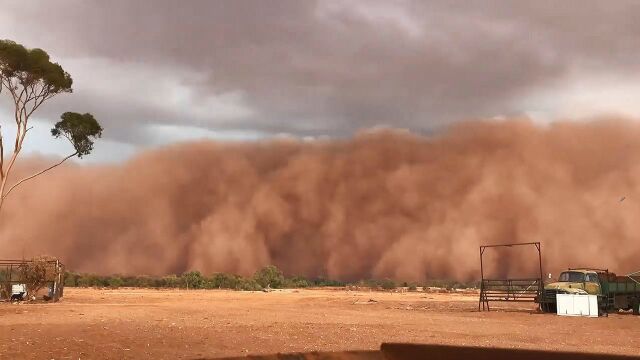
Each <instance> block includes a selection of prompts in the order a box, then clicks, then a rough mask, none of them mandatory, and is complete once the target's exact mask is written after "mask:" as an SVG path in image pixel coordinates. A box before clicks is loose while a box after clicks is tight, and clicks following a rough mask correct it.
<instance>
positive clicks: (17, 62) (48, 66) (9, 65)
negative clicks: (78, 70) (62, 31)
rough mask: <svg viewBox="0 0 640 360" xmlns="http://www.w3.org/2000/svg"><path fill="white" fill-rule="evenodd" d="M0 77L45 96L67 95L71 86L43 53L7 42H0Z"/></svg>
mask: <svg viewBox="0 0 640 360" xmlns="http://www.w3.org/2000/svg"><path fill="white" fill-rule="evenodd" d="M0 76H1V77H2V78H3V80H6V81H7V82H8V81H11V84H14V86H15V85H20V86H22V87H23V88H37V89H38V90H40V91H43V92H44V93H45V94H47V96H51V95H54V94H57V93H62V92H71V85H72V84H73V80H72V79H71V75H69V74H68V73H67V72H66V71H64V70H63V69H62V66H60V65H59V64H57V63H53V62H51V60H50V58H49V54H47V52H46V51H44V50H42V49H27V48H25V47H24V46H22V45H20V44H17V43H15V42H14V41H11V40H0ZM6 85H7V84H5V86H6ZM15 90H17V91H21V89H15Z"/></svg>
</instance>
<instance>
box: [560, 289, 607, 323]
mask: <svg viewBox="0 0 640 360" xmlns="http://www.w3.org/2000/svg"><path fill="white" fill-rule="evenodd" d="M556 307H557V309H558V310H557V314H558V315H561V316H588V317H598V297H597V296H596V295H574V294H557V295H556Z"/></svg>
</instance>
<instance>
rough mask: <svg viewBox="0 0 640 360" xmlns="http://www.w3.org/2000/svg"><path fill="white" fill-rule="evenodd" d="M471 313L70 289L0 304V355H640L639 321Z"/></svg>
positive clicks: (410, 301) (330, 294) (348, 297)
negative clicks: (487, 350)
mask: <svg viewBox="0 0 640 360" xmlns="http://www.w3.org/2000/svg"><path fill="white" fill-rule="evenodd" d="M369 299H372V300H374V301H369ZM477 305H478V304H477V297H476V296H475V295H464V294H432V293H405V294H399V293H393V294H392V293H378V292H372V293H370V292H346V291H344V290H333V291H332V290H300V291H295V292H294V291H282V292H271V293H263V292H254V293H251V292H233V291H197V290H196V291H164V290H138V289H136V290H129V289H121V290H92V289H69V288H67V289H65V298H64V299H63V300H62V301H61V302H60V303H57V304H23V305H11V304H6V303H4V304H0V358H1V359H5V358H7V359H12V358H13V359H74V360H75V359H79V358H80V359H107V358H108V359H134V358H148V357H153V358H158V359H160V358H162V359H176V358H180V359H185V358H187V359H188V358H199V357H219V356H237V355H245V354H262V353H276V352H298V351H312V350H323V351H328V350H364V349H378V348H379V346H380V344H381V343H382V342H390V341H392V342H417V343H438V344H455V345H478V346H497V347H519V348H531V349H555V350H572V351H589V352H607V353H617V354H635V355H637V354H640V317H635V316H631V315H626V314H620V315H618V314H616V315H611V316H609V317H608V318H598V319H593V318H566V317H558V316H555V315H549V314H537V313H535V312H534V311H532V310H527V309H522V310H520V311H515V309H509V310H504V311H494V312H490V313H486V312H485V313H478V312H477ZM529 309H533V307H531V306H530V307H529Z"/></svg>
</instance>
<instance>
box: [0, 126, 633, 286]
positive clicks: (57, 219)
mask: <svg viewBox="0 0 640 360" xmlns="http://www.w3.org/2000/svg"><path fill="white" fill-rule="evenodd" d="M45 160H46V159H35V158H31V159H22V163H21V164H22V165H21V167H20V168H19V169H18V170H17V171H16V173H15V174H14V176H15V177H14V178H15V179H17V178H19V177H20V176H21V175H27V174H28V173H30V172H31V171H32V170H33V169H36V168H38V167H40V166H42V165H44V163H45ZM639 216H640V125H638V124H637V123H634V122H632V121H626V120H616V119H602V120H597V121H591V122H583V123H570V122H558V123H554V124H553V125H549V126H545V127H541V126H536V125H534V124H532V123H531V122H530V121H527V120H517V119H516V120H510V121H502V122H487V121H475V122H468V123H465V124H462V125H459V126H456V127H453V128H451V129H449V130H448V131H447V132H445V133H442V134H440V135H435V136H422V135H416V134H411V133H409V132H404V131H397V130H376V131H366V132H362V133H360V134H357V135H356V136H355V137H353V138H352V139H348V140H341V141H338V140H332V141H328V140H327V141H298V140H274V141H265V142H258V143H241V144H238V143H236V144H233V143H219V142H218V143H216V142H211V141H203V142H195V143H185V144H180V145H175V146H170V147H166V148H162V149H159V150H153V151H149V152H146V153H143V154H141V155H139V156H137V157H136V158H134V159H132V160H130V161H128V162H126V163H124V164H120V165H109V166H79V165H72V166H65V167H62V168H58V169H56V170H54V171H53V172H51V173H49V174H48V175H45V176H42V177H40V178H38V179H36V180H33V181H32V182H31V183H28V184H27V185H25V186H24V187H22V188H20V189H19V190H17V191H15V192H13V193H12V194H11V197H10V198H9V199H8V201H7V203H6V207H5V208H4V209H3V214H2V216H1V217H0V218H1V220H0V221H1V223H0V249H2V250H1V252H2V256H3V257H22V256H26V257H29V256H33V255H39V254H51V255H55V256H58V257H60V258H61V259H63V261H64V262H65V263H66V264H67V266H68V268H70V269H74V270H76V271H88V272H98V273H135V274H141V273H146V274H167V273H180V272H182V271H185V270H188V269H197V270H200V271H202V272H204V273H211V272H219V271H224V272H235V273H240V274H250V273H252V272H253V271H255V270H256V269H258V268H259V267H261V266H264V265H267V264H274V265H276V266H278V267H280V268H281V269H283V270H284V272H285V273H286V274H292V275H293V274H296V275H306V276H325V277H330V278H335V279H344V280H350V279H360V278H372V277H373V278H383V277H390V278H395V279H398V280H421V279H427V278H455V279H460V280H466V279H473V278H478V277H479V274H478V272H479V254H478V246H479V245H480V244H494V243H504V242H529V241H541V242H542V250H543V262H544V265H545V272H547V271H548V272H557V271H558V270H560V269H563V268H566V267H567V266H597V267H608V268H609V269H611V270H613V271H617V272H620V273H622V272H628V271H632V270H637V268H639V267H640V264H639V263H638V262H637V259H638V258H640V241H639V239H640V236H639V235H640V230H639V229H640V228H639V227H638V219H639ZM507 254H508V253H507ZM496 263H498V262H495V261H493V260H492V259H491V255H490V256H489V257H488V261H487V267H488V270H487V272H489V273H492V272H493V273H502V274H504V273H513V274H515V273H523V274H524V273H530V272H532V271H533V273H534V274H535V271H537V253H536V252H535V249H533V248H532V249H528V250H527V251H523V250H515V249H514V250H513V256H510V257H505V259H504V260H503V261H502V262H500V263H499V264H500V265H499V268H497V267H496V266H495V265H492V264H496Z"/></svg>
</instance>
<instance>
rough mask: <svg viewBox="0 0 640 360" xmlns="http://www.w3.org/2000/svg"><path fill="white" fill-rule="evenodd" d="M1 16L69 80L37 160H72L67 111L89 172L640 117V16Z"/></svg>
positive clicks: (317, 6) (260, 3)
mask: <svg viewBox="0 0 640 360" xmlns="http://www.w3.org/2000/svg"><path fill="white" fill-rule="evenodd" d="M0 9H2V10H1V12H0V38H8V39H11V40H15V41H17V42H19V43H22V44H24V45H25V46H27V47H40V48H43V49H45V50H46V51H48V52H49V54H50V55H51V57H52V58H53V59H54V61H56V62H59V63H60V64H61V65H62V66H63V67H64V68H65V69H66V70H67V71H68V72H69V73H71V75H72V77H73V79H74V93H73V94H65V95H61V96H59V97H57V98H55V99H54V100H52V101H50V103H49V104H48V105H47V106H46V107H44V108H42V109H41V111H40V113H39V114H38V117H37V119H36V120H37V122H36V128H35V129H34V133H37V134H36V135H32V136H33V137H32V138H31V139H30V140H29V141H30V143H29V150H30V151H34V150H35V149H36V148H38V149H40V150H41V151H42V152H44V153H53V154H64V153H65V152H67V151H69V149H68V148H67V147H66V145H65V144H62V143H60V144H57V143H55V142H54V141H53V140H50V139H49V135H48V128H49V127H50V126H51V124H52V123H53V122H54V121H56V119H57V118H58V117H59V115H60V114H61V113H62V112H64V111H67V110H71V111H78V112H91V113H93V114H94V115H95V116H96V118H98V119H99V120H100V121H101V122H102V123H103V125H104V128H105V132H104V135H105V138H104V139H103V141H101V142H100V143H99V144H98V146H97V149H96V153H95V156H93V161H110V160H121V159H124V158H127V157H129V156H131V155H132V154H135V153H136V151H139V149H143V148H146V147H152V146H157V145H160V144H166V143H171V142H175V141H182V140H188V139H194V138H203V137H205V138H214V139H224V140H254V139H261V138H269V137H273V136H277V135H279V134H290V135H293V136H299V137H318V136H331V137H344V136H350V135H352V134H353V133H354V132H356V131H358V130H359V129H363V128H369V127H373V126H380V125H382V126H390V127H398V128H408V129H411V130H414V131H421V132H432V131H437V130H439V129H442V128H444V127H446V126H447V125H449V124H451V123H453V122H456V121H461V120H466V119H473V118H491V117H501V116H512V115H523V114H526V115H529V116H532V117H533V118H535V119H536V120H537V121H540V122H546V121H549V120H550V119H556V118H573V119H579V118H583V117H589V116H593V115H598V114H602V113H609V114H610V113H615V114H622V115H627V116H631V117H638V116H640V39H639V37H638V36H639V35H640V21H638V19H640V1H625V0H616V1H605V0H603V1H587V0H576V1H557V0H554V1H529V2H524V1H511V0H508V1H486V0H485V1H469V0H465V1H426V0H416V1H410V0H407V1H391V0H387V1H375V0H363V1H334V0H322V1H305V0H291V1H288V0H278V1H276V0H256V1H244V0H228V1H213V0H212V1H178V0H174V1H164V0H136V1H131V0H127V1H114V0H109V1H104V0H100V1H87V0H77V1H65V0H61V1H44V0H43V1H28V0H27V1H25V0H0ZM2 95H3V97H5V96H6V95H5V94H2ZM0 106H2V107H0V116H3V117H4V116H6V115H7V112H8V110H9V109H8V104H7V103H6V102H2V103H0ZM3 123H4V121H3ZM5 136H6V135H5Z"/></svg>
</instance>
